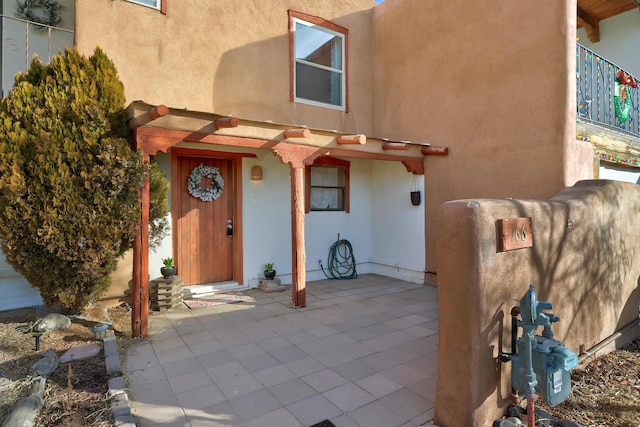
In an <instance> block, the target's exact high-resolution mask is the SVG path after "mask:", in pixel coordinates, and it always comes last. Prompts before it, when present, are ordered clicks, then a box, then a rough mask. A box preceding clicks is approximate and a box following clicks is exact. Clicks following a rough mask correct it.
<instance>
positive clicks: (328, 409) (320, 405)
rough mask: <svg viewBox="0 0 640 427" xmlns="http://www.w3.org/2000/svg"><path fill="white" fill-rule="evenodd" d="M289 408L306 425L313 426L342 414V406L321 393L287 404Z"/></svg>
mask: <svg viewBox="0 0 640 427" xmlns="http://www.w3.org/2000/svg"><path fill="white" fill-rule="evenodd" d="M287 409H288V410H289V412H291V413H292V414H293V415H294V416H295V417H296V418H297V419H298V421H300V422H301V423H302V424H303V425H305V426H311V425H314V424H317V423H319V422H321V421H323V420H327V419H331V418H334V417H337V416H339V415H341V414H342V410H340V408H338V407H337V406H336V405H334V404H333V403H331V402H330V401H329V400H327V399H326V398H325V397H324V396H322V395H320V394H316V395H315V396H311V397H309V398H307V399H304V400H300V401H298V402H296V403H293V404H291V405H289V406H287Z"/></svg>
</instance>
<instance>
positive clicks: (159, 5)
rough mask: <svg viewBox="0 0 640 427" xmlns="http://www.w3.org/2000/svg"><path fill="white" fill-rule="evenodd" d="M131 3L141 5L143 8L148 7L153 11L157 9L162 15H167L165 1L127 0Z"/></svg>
mask: <svg viewBox="0 0 640 427" xmlns="http://www.w3.org/2000/svg"><path fill="white" fill-rule="evenodd" d="M127 1H128V2H131V3H136V4H141V5H143V6H149V7H151V8H153V9H158V10H159V11H160V12H162V13H167V0H127Z"/></svg>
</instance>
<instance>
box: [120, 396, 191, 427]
mask: <svg viewBox="0 0 640 427" xmlns="http://www.w3.org/2000/svg"><path fill="white" fill-rule="evenodd" d="M131 413H132V414H133V416H134V417H135V420H136V425H141V426H154V425H158V424H160V423H161V422H163V421H166V420H175V419H176V418H178V417H184V412H183V410H182V407H181V406H180V403H179V402H178V399H176V397H175V396H173V395H171V396H169V397H165V398H163V399H159V400H157V401H155V402H153V403H148V402H146V401H136V404H135V405H134V406H133V407H132V410H131ZM187 425H188V424H187Z"/></svg>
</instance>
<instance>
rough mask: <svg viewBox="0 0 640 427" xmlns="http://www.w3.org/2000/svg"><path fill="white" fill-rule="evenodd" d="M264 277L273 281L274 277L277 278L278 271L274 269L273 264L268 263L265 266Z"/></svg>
mask: <svg viewBox="0 0 640 427" xmlns="http://www.w3.org/2000/svg"><path fill="white" fill-rule="evenodd" d="M264 277H266V278H267V279H269V280H272V279H273V278H274V277H276V271H275V270H274V269H273V263H272V262H268V263H266V264H265V265H264Z"/></svg>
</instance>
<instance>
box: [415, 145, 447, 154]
mask: <svg viewBox="0 0 640 427" xmlns="http://www.w3.org/2000/svg"><path fill="white" fill-rule="evenodd" d="M420 152H421V153H422V154H423V155H425V156H446V155H447V154H449V148H448V147H422V148H421V149H420Z"/></svg>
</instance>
